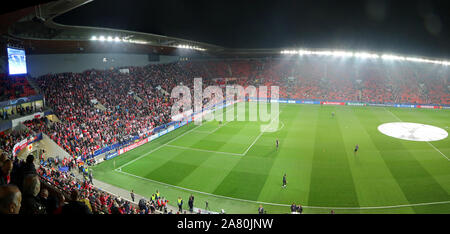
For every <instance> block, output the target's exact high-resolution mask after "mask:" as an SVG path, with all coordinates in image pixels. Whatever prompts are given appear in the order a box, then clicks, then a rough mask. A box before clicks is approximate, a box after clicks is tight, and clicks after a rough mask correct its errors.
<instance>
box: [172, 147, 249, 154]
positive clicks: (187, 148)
mask: <svg viewBox="0 0 450 234" xmlns="http://www.w3.org/2000/svg"><path fill="white" fill-rule="evenodd" d="M166 146H167V147H173V148H179V149H185V150H195V151H201V152H208V153H217V154H229V155H237V156H244V155H243V154H238V153H230V152H221V151H214V150H204V149H199V148H191V147H184V146H178V145H166Z"/></svg>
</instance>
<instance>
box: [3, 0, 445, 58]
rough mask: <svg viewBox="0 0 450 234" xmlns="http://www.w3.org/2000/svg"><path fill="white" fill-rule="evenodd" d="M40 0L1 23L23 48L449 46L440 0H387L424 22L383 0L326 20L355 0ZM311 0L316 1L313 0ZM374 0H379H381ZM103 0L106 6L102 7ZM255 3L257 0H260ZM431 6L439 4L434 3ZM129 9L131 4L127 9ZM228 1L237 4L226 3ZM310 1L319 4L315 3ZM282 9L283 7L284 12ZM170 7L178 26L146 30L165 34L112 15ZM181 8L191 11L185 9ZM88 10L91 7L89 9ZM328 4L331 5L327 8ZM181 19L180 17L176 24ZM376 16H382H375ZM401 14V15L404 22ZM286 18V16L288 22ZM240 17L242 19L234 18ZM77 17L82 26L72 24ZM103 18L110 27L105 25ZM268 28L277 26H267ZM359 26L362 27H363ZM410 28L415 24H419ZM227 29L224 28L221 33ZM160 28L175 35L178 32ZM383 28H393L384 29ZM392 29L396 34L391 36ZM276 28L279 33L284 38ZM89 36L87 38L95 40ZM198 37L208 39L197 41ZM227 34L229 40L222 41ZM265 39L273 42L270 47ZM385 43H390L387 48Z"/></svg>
mask: <svg viewBox="0 0 450 234" xmlns="http://www.w3.org/2000/svg"><path fill="white" fill-rule="evenodd" d="M41 2H42V1H41ZM44 2H47V3H44V4H41V5H37V6H30V7H28V8H25V9H23V10H21V11H20V12H21V14H19V15H17V14H10V16H11V15H12V16H14V17H13V18H15V19H18V18H19V20H18V21H15V22H14V20H13V22H10V21H8V26H7V27H6V28H7V34H8V36H9V37H12V38H16V39H20V40H21V41H22V42H23V44H24V45H25V46H27V47H29V48H30V50H29V52H28V53H31V54H33V53H83V52H104V51H108V52H112V51H114V52H130V53H158V54H174V53H177V52H179V51H180V50H178V49H177V48H180V47H183V48H188V47H189V48H192V49H194V50H192V51H193V52H194V54H206V55H214V56H246V55H256V56H259V55H261V56H265V55H273V54H280V51H282V50H286V49H302V48H305V47H306V48H311V49H323V48H333V49H340V50H345V49H349V50H354V49H355V48H356V49H360V48H368V51H377V50H378V49H380V48H382V49H383V48H384V50H383V51H379V52H383V53H384V52H390V53H392V52H393V53H396V52H400V53H402V54H412V55H416V56H421V55H425V56H428V57H430V56H431V57H440V58H446V57H447V59H448V54H450V37H449V34H450V32H449V28H448V25H449V22H448V17H449V16H448V15H447V14H441V12H445V9H446V8H445V7H448V4H447V3H446V2H442V1H435V2H437V4H434V2H433V4H434V5H433V4H428V3H427V2H428V1H427V2H423V1H408V2H407V3H406V2H405V3H401V4H400V3H395V4H397V5H398V4H400V5H401V6H404V7H405V9H411V8H414V9H416V8H417V9H419V7H422V8H424V9H419V10H420V11H421V12H422V14H431V15H432V17H431V18H432V19H431V23H427V22H428V21H430V20H428V21H427V20H426V19H425V18H426V17H428V16H423V17H425V18H424V19H419V20H418V19H417V17H418V16H416V15H417V14H419V13H420V12H419V13H417V12H415V13H414V14H415V15H414V17H412V16H408V14H410V12H407V13H404V14H403V18H400V20H397V21H399V22H400V23H397V22H396V21H395V20H394V21H393V20H392V14H396V13H398V12H399V11H398V10H397V11H395V10H394V6H393V5H395V4H394V3H388V2H386V1H372V0H366V1H362V2H363V3H362V4H363V5H364V4H365V6H366V8H368V9H366V10H365V13H364V12H363V13H361V12H353V13H354V14H353V15H352V17H348V19H344V20H343V21H339V22H337V23H336V24H332V23H331V24H330V23H327V22H330V21H332V20H334V19H336V17H337V18H339V17H342V14H344V13H345V14H351V13H352V11H355V10H357V9H359V8H361V4H359V3H358V4H357V3H355V2H354V1H350V0H349V1H339V2H340V5H339V6H334V5H333V6H329V4H331V3H330V1H328V2H326V1H322V0H317V1H312V2H311V1H303V2H301V3H298V4H297V3H295V4H294V2H287V3H286V4H284V2H283V3H281V2H278V1H277V3H279V5H280V6H281V5H283V4H284V5H285V7H279V6H278V5H277V6H275V5H273V4H272V5H270V4H268V3H267V1H258V2H257V3H255V2H254V1H239V2H238V3H235V2H233V3H230V4H223V3H219V2H218V1H212V2H213V3H211V1H206V2H205V1H196V2H197V3H195V4H193V5H192V6H189V7H187V6H186V4H184V5H183V4H182V5H183V6H184V7H185V8H183V9H181V10H177V9H176V8H177V7H178V8H179V5H176V4H175V5H174V3H173V1H170V0H169V1H163V2H164V3H161V2H160V1H157V2H149V1H145V2H142V1H138V0H135V1H120V2H117V1H114V0H109V1H99V0H96V1H92V0H60V1H50V2H48V1H44ZM313 2H317V3H316V4H314V3H313ZM359 2H361V1H359ZM376 2H379V3H380V2H381V5H380V4H378V3H376ZM430 2H431V1H430ZM105 3H106V4H105ZM108 4H109V5H111V6H109V7H106V6H107V5H108ZM164 4H166V5H164ZM202 4H203V5H204V6H203V5H202ZM239 4H240V5H242V6H241V8H242V9H237V8H238V7H239V6H240V5H239ZM259 4H261V6H260V5H259ZM302 4H303V5H302ZM333 4H334V3H333ZM402 4H403V5H402ZM147 5H148V6H150V7H151V8H154V9H156V10H152V11H151V12H146V10H148V9H144V10H142V11H139V10H136V11H134V9H139V8H140V7H141V8H142V7H144V6H147ZM199 5H202V7H198V6H199ZM211 5H214V6H211ZM228 5H229V6H228ZM353 5H355V6H353ZM409 5H412V6H409ZM162 6H165V7H167V9H166V8H164V10H158V9H161V7H162ZM271 6H272V7H271ZM299 6H305V7H307V9H306V10H302V11H297V10H298V9H299ZM99 7H101V8H102V9H99ZM218 7H219V8H221V9H222V10H223V11H224V12H228V13H226V14H221V16H218V17H219V18H220V17H222V18H223V19H222V20H223V22H226V23H224V24H223V25H217V22H218V21H217V19H215V18H214V15H213V14H217V11H214V10H212V9H213V8H214V9H216V8H218ZM252 7H253V8H252ZM264 7H266V8H264ZM267 7H271V8H267ZM339 7H342V8H343V9H345V10H336V9H337V8H339ZM358 7H359V8H358ZM439 7H441V8H443V9H440V8H439ZM111 8H114V9H117V8H118V9H117V11H118V12H120V14H111V12H109V11H108V9H109V10H111ZM289 8H292V9H289ZM333 8H336V9H333ZM363 8H364V7H363ZM130 9H133V11H132V12H131V13H130ZM233 9H237V10H235V11H233ZM318 9H324V10H323V11H319V10H318ZM417 9H416V11H417ZM252 10H253V11H252ZM283 10H284V11H285V12H284V13H283ZM171 11H175V13H176V14H179V15H180V16H179V17H180V18H174V19H173V20H174V21H177V22H178V23H179V26H178V27H175V28H173V25H172V28H171V27H167V30H166V31H164V32H162V31H161V30H154V32H159V33H164V34H166V35H158V34H155V33H151V32H150V31H151V28H150V29H148V28H145V27H142V25H144V26H146V25H153V24H156V23H154V22H146V21H144V23H143V24H142V25H134V23H132V22H136V21H130V22H126V23H123V24H120V21H121V20H122V21H123V20H124V17H125V18H126V17H128V18H133V17H134V18H137V19H141V18H142V17H143V16H142V14H154V15H156V16H157V17H161V14H165V13H166V12H171ZM189 11H195V12H190V13H189ZM258 11H264V12H266V13H267V14H262V15H261V13H258ZM363 11H364V10H363ZM389 11H390V12H391V17H389ZM92 12H94V14H93V13H92ZM142 12H144V13H142ZM161 12H162V13H161ZM183 12H188V13H183ZM198 12H201V14H200V15H201V16H199V17H200V19H205V17H206V18H211V19H212V21H214V22H212V23H211V24H208V22H199V20H198V19H199V18H198V17H197V16H196V15H197V14H199V13H198ZM208 12H209V13H208ZM255 12H256V13H255ZM333 12H337V13H336V14H335V15H333V14H334V13H333ZM269 13H270V14H269ZM130 14H131V15H130ZM186 14H188V15H189V14H190V15H191V18H195V19H196V20H197V21H195V22H197V23H198V24H199V27H200V29H202V30H192V35H191V34H189V33H187V32H186V29H184V27H185V25H186V24H191V23H192V22H193V21H192V20H189V19H190V18H186ZM361 14H367V15H368V16H367V17H369V18H370V20H368V21H367V22H364V23H362V22H352V21H358V20H359V21H361V18H357V17H356V16H355V17H354V18H353V16H354V15H361ZM411 14H412V13H411ZM247 15H248V16H247ZM265 15H267V17H265V18H261V17H264V16H265ZM296 15H303V16H302V17H303V18H297V16H296ZM405 15H406V16H405ZM19 16H20V17H19ZM105 16H109V18H108V19H111V23H109V24H105ZM172 16H173V14H170V17H172ZM102 17H103V18H102ZM196 17H197V18H196ZM246 17H247V18H246ZM399 17H402V16H399ZM433 17H434V18H433ZM236 18H237V20H236ZM249 18H250V19H249ZM322 18H323V19H322ZM390 18H391V19H390ZM394 18H395V17H394ZM419 18H420V17H419ZM152 19H155V18H152ZM157 19H158V20H155V21H163V20H167V18H157ZM308 20H310V21H315V22H307V23H304V21H308ZM408 20H410V21H411V22H409V21H408ZM421 20H422V21H421ZM55 21H57V22H55ZM118 21H119V22H118ZM183 21H186V22H185V23H184V24H183ZM203 21H207V20H203ZM380 21H384V22H383V23H380ZM402 21H408V22H406V23H405V22H402ZM416 21H417V22H416ZM419 21H420V22H419ZM5 22H6V21H4V20H2V23H5ZM61 22H62V23H61ZM77 22H79V23H77ZM89 22H90V23H89ZM98 22H99V23H98ZM270 22H273V23H272V25H268V24H269V23H270ZM289 22H293V23H290V24H289ZM392 22H395V23H394V26H392V27H388V28H386V30H385V31H389V32H390V34H389V33H387V34H385V35H380V37H377V38H371V37H373V34H370V33H369V34H368V33H367V32H368V31H367V30H369V31H370V30H371V29H376V30H374V31H373V33H378V32H380V30H381V29H380V27H384V26H385V25H386V24H387V23H392ZM418 22H419V23H422V24H423V25H419V26H420V27H422V28H420V27H419V26H418V24H417V23H418ZM64 23H66V24H64ZM68 23H70V24H71V25H68ZM159 23H160V22H159ZM240 23H241V24H242V25H237V24H240ZM324 23H326V24H329V25H330V26H329V27H326V28H323V25H324ZM80 24H84V25H88V26H75V25H80ZM95 24H97V25H95ZM339 24H341V25H339ZM430 24H431V26H430ZM93 25H94V26H93ZM211 25H213V26H211ZM261 25H262V26H261ZM342 25H349V26H345V27H341V28H340V26H342ZM399 25H400V26H402V25H403V26H404V25H406V26H408V25H409V28H406V29H405V28H399V27H398V26H399ZM108 26H109V27H113V28H108ZM208 26H210V28H207V30H204V29H205V27H208ZM117 27H122V28H124V29H117ZM314 27H316V28H314ZM395 27H397V28H395ZM274 28H281V29H279V30H278V29H277V30H274ZM298 28H301V29H298ZM364 28H368V29H367V30H366V31H365V29H364ZM417 28H420V30H419V29H417ZM0 29H3V31H5V30H4V29H5V27H4V26H3V27H2V28H0ZM125 29H135V30H137V29H141V31H132V30H125ZM265 29H267V32H266V33H265V34H264V35H271V36H272V38H267V37H263V38H260V35H262V34H260V33H256V32H257V31H264V30H265ZM352 29H355V30H356V31H357V32H351V30H352ZM230 30H235V31H230ZM255 30H256V31H255ZM302 30H303V31H304V33H300V34H299V33H298V31H300V32H301V31H302ZM349 30H350V31H349ZM358 30H359V31H358ZM377 30H378V31H377ZM395 30H398V32H395V33H393V32H392V31H395ZM427 30H428V31H427ZM177 31H180V32H181V33H180V34H176V33H174V32H177ZM188 31H189V30H188ZM205 31H206V32H205ZM246 31H248V32H246ZM290 31H292V32H293V33H290ZM276 32H279V33H276ZM346 32H349V34H351V35H350V36H348V37H345V36H342V35H343V34H345V33H346ZM418 32H419V34H420V32H425V33H422V34H423V35H422V34H420V35H419V34H418ZM199 33H201V34H202V35H206V34H207V35H212V36H210V37H209V38H214V35H215V34H217V35H215V36H216V38H221V40H214V39H211V40H210V39H208V38H205V37H201V36H198V35H199ZM408 33H410V35H408ZM227 34H230V35H228V36H227ZM249 34H254V35H253V37H252V36H251V35H250V36H249ZM167 35H177V36H178V37H174V36H167ZM355 35H356V37H358V35H359V36H360V37H358V40H360V41H355V40H353V39H354V38H355ZM390 35H394V36H393V37H389V36H390ZM396 35H397V36H398V35H400V36H399V37H395V36H396ZM102 36H103V38H102ZM284 36H286V37H285V38H284ZM108 37H111V38H108ZM230 37H231V38H230ZM100 38H102V40H104V41H105V42H107V41H108V40H110V41H111V42H114V41H121V42H126V43H124V44H122V46H120V47H119V46H114V43H100V42H99V40H100ZM184 38H198V40H187V39H184ZM318 38H320V40H318ZM348 38H350V39H349V40H348V41H347V42H348V43H347V44H346V43H345V42H343V41H345V39H348ZM352 38H353V39H352ZM380 38H382V39H383V40H378V39H380ZM405 38H406V39H408V38H409V39H411V40H406V41H404V39H405ZM92 39H95V41H94V40H92ZM203 39H205V40H203ZM297 39H298V43H292V41H293V40H297ZM361 40H362V41H364V40H365V41H367V44H364V43H363V42H361ZM204 41H208V42H212V43H205V42H204ZM228 41H231V42H230V43H226V42H228ZM261 41H264V42H267V43H266V44H261V43H259V42H261ZM274 41H275V42H274ZM369 41H370V43H372V46H370V43H369ZM238 42H239V43H238ZM269 42H270V43H269ZM423 42H426V43H423ZM233 43H234V44H233ZM252 43H253V44H254V45H255V46H256V48H255V46H253V47H252V46H250V45H253V44H252ZM373 44H376V46H373ZM224 45H225V46H224ZM239 45H244V46H247V47H244V48H247V49H241V48H242V47H239ZM264 45H267V46H269V47H268V48H266V47H265V46H264ZM326 45H328V46H326ZM270 46H275V47H271V48H270ZM397 47H398V48H397ZM196 48H198V49H199V50H195V49H196ZM259 48H260V49H259ZM392 48H393V50H389V49H392ZM200 49H201V50H200ZM203 50H205V51H203ZM422 51H425V52H426V53H421V52H422Z"/></svg>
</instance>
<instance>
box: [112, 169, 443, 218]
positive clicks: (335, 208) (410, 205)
mask: <svg viewBox="0 0 450 234" xmlns="http://www.w3.org/2000/svg"><path fill="white" fill-rule="evenodd" d="M117 172H119V173H122V174H125V175H128V176H132V177H136V178H138V179H142V180H146V181H150V182H153V183H157V184H161V185H164V186H168V187H173V188H177V189H180V190H185V191H189V192H195V193H199V194H204V195H208V196H212V197H217V198H224V199H229V200H235V201H242V202H249V203H257V204H265V205H272V206H285V207H289V206H291V205H290V204H279V203H270V202H261V201H252V200H246V199H239V198H234V197H226V196H221V195H216V194H212V193H206V192H202V191H197V190H193V189H188V188H183V187H179V186H175V185H171V184H166V183H163V182H159V181H155V180H151V179H148V178H144V177H141V176H137V175H133V174H130V173H126V172H123V171H117ZM447 203H450V201H441V202H428V203H417V204H406V205H392V206H372V207H322V206H302V207H304V208H311V209H328V210H329V209H333V210H339V209H341V210H369V209H388V208H401V207H413V206H426V205H436V204H447Z"/></svg>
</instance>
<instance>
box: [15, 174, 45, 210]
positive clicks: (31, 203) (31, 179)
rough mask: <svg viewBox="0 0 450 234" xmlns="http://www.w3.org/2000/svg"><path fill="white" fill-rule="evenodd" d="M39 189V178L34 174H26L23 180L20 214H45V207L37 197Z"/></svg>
mask: <svg viewBox="0 0 450 234" xmlns="http://www.w3.org/2000/svg"><path fill="white" fill-rule="evenodd" d="M40 189H41V182H40V181H39V176H38V175H36V174H28V175H26V176H25V178H24V180H23V191H22V192H23V199H22V206H21V208H20V213H21V214H46V213H47V211H46V209H45V206H44V205H43V204H42V203H41V202H40V199H39V198H38V197H37V195H38V194H39V191H40Z"/></svg>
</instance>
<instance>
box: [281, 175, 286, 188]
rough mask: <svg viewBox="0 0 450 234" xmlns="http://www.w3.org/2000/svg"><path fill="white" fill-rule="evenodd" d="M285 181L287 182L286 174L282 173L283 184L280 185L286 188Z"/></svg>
mask: <svg viewBox="0 0 450 234" xmlns="http://www.w3.org/2000/svg"><path fill="white" fill-rule="evenodd" d="M286 183H287V181H286V174H284V176H283V186H281V187H283V188H286Z"/></svg>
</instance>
